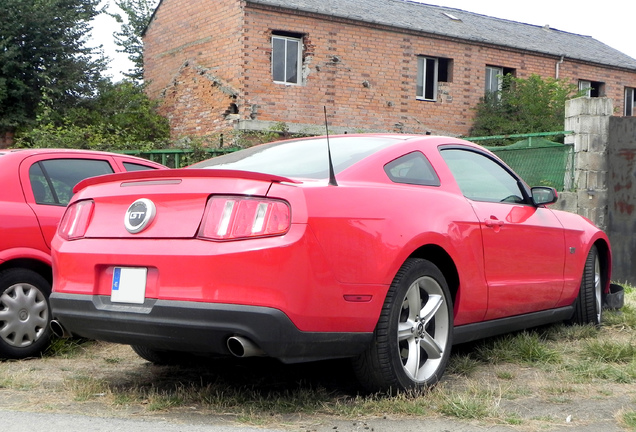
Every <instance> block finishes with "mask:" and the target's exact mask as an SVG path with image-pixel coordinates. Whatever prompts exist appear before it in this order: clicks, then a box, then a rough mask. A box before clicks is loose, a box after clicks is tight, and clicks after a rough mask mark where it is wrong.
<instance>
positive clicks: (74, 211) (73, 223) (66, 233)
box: [57, 200, 95, 240]
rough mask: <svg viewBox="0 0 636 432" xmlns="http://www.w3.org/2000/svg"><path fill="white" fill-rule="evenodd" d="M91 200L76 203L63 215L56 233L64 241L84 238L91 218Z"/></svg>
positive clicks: (92, 203) (92, 204) (92, 206)
mask: <svg viewBox="0 0 636 432" xmlns="http://www.w3.org/2000/svg"><path fill="white" fill-rule="evenodd" d="M94 207H95V203H94V202H93V200H85V201H77V202H75V203H73V204H71V205H70V206H69V207H68V208H67V209H66V212H65V213H64V216H63V217H62V220H61V221H60V225H59V226H58V229H57V232H58V233H59V235H60V237H62V238H63V239H65V240H75V239H78V238H82V237H84V235H85V234H86V230H87V229H88V224H89V223H90V221H91V217H92V216H93V208H94Z"/></svg>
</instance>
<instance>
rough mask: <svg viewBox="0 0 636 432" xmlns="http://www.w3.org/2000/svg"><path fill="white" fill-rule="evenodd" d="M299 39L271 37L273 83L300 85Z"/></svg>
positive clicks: (300, 43)
mask: <svg viewBox="0 0 636 432" xmlns="http://www.w3.org/2000/svg"><path fill="white" fill-rule="evenodd" d="M301 48H302V39H301V38H300V37H290V36H282V35H273V36H272V77H273V79H274V82H277V83H283V84H300V83H301V81H300V77H301V76H302V74H301V65H302V60H301V59H302V57H301Z"/></svg>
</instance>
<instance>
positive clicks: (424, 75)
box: [415, 56, 439, 102]
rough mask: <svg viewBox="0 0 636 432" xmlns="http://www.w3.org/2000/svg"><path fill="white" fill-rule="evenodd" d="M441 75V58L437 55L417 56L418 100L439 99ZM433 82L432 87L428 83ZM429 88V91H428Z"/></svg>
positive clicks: (416, 95) (433, 100)
mask: <svg viewBox="0 0 636 432" xmlns="http://www.w3.org/2000/svg"><path fill="white" fill-rule="evenodd" d="M438 76H439V59H437V58H436V57H425V56H418V57H417V90H416V94H415V97H416V99H418V100H425V101H432V102H436V101H437V80H438ZM431 82H432V84H433V86H432V89H430V87H429V86H428V85H427V84H430V83H431ZM427 90H428V91H427Z"/></svg>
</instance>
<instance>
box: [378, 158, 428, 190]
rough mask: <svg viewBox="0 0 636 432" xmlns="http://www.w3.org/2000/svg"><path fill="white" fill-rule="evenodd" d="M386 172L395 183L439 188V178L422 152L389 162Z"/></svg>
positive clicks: (385, 167) (385, 168)
mask: <svg viewBox="0 0 636 432" xmlns="http://www.w3.org/2000/svg"><path fill="white" fill-rule="evenodd" d="M384 172H386V175H388V176H389V178H390V179H391V181H393V182H395V183H405V184H413V185H422V186H439V185H440V182H439V178H438V177H437V174H436V173H435V170H434V169H433V167H432V166H431V163H430V162H429V161H428V159H426V156H424V155H423V154H422V153H420V152H413V153H409V154H406V155H404V156H402V157H399V158H397V159H395V160H394V161H391V162H389V163H388V164H386V165H385V166H384Z"/></svg>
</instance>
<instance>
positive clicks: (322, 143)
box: [189, 136, 400, 179]
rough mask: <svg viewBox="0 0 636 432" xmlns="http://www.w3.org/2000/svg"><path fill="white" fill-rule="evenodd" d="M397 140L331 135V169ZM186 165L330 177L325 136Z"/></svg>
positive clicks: (289, 175)
mask: <svg viewBox="0 0 636 432" xmlns="http://www.w3.org/2000/svg"><path fill="white" fill-rule="evenodd" d="M399 140H400V139H399V138H394V137H385V136H377V137H353V136H352V137H346V136H345V137H342V136H340V137H334V138H330V139H329V147H330V149H331V158H332V161H333V167H334V171H335V172H336V174H338V173H340V172H342V171H343V170H345V169H346V168H348V167H350V166H351V165H353V164H355V163H357V162H359V161H361V160H362V159H364V158H365V157H367V156H369V155H371V154H373V153H375V152H376V151H378V150H381V149H383V148H386V147H389V146H390V145H392V144H394V143H395V142H397V141H399ZM189 168H209V169H231V170H241V171H255V172H260V173H265V174H273V175H278V176H282V177H293V178H309V179H326V178H328V177H329V159H328V154H327V139H326V138H308V139H302V140H294V141H279V142H274V143H269V144H263V145H259V146H255V147H251V148H248V149H245V150H240V151H237V152H234V153H229V154H226V155H223V156H219V157H215V158H212V159H208V160H205V161H203V162H199V163H196V164H194V165H191V166H189Z"/></svg>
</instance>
